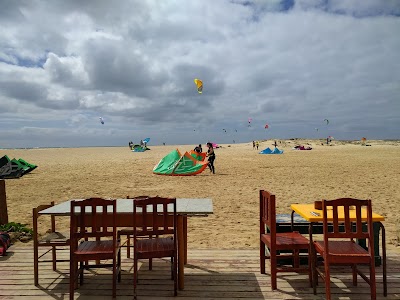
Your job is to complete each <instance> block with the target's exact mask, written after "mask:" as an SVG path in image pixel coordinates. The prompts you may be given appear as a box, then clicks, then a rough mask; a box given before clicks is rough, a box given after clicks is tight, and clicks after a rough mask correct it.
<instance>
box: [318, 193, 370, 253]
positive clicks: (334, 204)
mask: <svg viewBox="0 0 400 300" xmlns="http://www.w3.org/2000/svg"><path fill="white" fill-rule="evenodd" d="M363 209H366V211H367V221H366V223H367V230H365V226H364V227H363V223H364V222H365V221H364V222H363V221H362V210H363ZM328 210H332V221H329V220H328V217H327V213H328ZM339 211H340V213H341V212H343V216H344V221H339V220H338V215H339ZM350 211H354V212H355V215H356V220H355V221H354V220H353V221H351V220H350ZM322 213H323V232H324V242H325V247H328V240H329V239H368V243H369V247H368V248H369V251H373V248H374V244H373V237H374V233H373V224H372V204H371V200H359V199H353V198H340V199H336V200H322ZM328 224H332V226H331V229H329V227H328ZM339 224H340V225H342V226H339ZM327 252H328V251H327Z"/></svg>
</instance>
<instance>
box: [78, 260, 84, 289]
mask: <svg viewBox="0 0 400 300" xmlns="http://www.w3.org/2000/svg"><path fill="white" fill-rule="evenodd" d="M84 271H85V269H84V268H83V261H81V262H79V284H80V285H82V284H83V279H84V278H83V272H84Z"/></svg>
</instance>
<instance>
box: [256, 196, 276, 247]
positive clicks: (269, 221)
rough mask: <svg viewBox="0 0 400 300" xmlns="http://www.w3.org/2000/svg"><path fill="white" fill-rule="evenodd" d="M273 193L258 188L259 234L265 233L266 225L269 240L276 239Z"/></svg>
mask: <svg viewBox="0 0 400 300" xmlns="http://www.w3.org/2000/svg"><path fill="white" fill-rule="evenodd" d="M275 205H276V203H275V195H273V194H271V193H270V192H268V191H265V190H260V234H264V233H266V227H268V230H269V233H270V235H271V241H275V240H276V207H275Z"/></svg>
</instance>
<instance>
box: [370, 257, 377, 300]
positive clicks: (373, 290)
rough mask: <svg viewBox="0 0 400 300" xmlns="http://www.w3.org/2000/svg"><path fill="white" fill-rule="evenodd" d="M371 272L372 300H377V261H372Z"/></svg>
mask: <svg viewBox="0 0 400 300" xmlns="http://www.w3.org/2000/svg"><path fill="white" fill-rule="evenodd" d="M369 271H370V276H369V282H370V287H371V300H376V278H375V260H372V262H371V265H370V269H369Z"/></svg>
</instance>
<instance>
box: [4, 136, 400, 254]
mask: <svg viewBox="0 0 400 300" xmlns="http://www.w3.org/2000/svg"><path fill="white" fill-rule="evenodd" d="M321 142H323V141H316V140H286V141H280V142H279V143H278V148H280V149H283V150H284V151H285V152H284V154H283V155H260V154H258V151H256V150H253V149H252V145H251V143H244V144H231V145H222V148H219V149H216V151H215V152H216V156H217V157H216V161H215V166H216V174H215V175H213V174H210V173H209V171H208V170H206V171H205V172H203V173H202V174H199V175H197V176H189V177H169V176H160V175H154V174H153V173H152V168H153V167H154V166H155V165H156V164H157V162H158V161H159V160H160V159H161V158H162V157H164V156H165V155H166V154H167V153H169V152H170V151H171V150H173V149H175V148H178V149H180V150H182V151H185V150H191V149H192V148H193V147H194V145H184V146H151V145H149V147H150V148H151V150H150V151H146V152H144V153H133V152H131V151H130V150H129V149H128V147H104V148H71V149H67V148H65V149H27V150H4V149H2V150H0V156H3V155H4V154H7V155H8V156H9V157H16V158H20V157H21V158H23V159H25V160H26V161H28V162H31V163H34V164H37V165H38V166H39V167H38V168H37V169H36V170H34V171H33V172H32V173H31V174H27V175H25V176H23V177H22V178H20V179H15V180H6V190H7V203H8V212H9V220H10V221H15V222H21V223H27V224H29V225H31V224H32V220H31V219H32V208H33V207H34V206H37V205H38V204H44V203H49V202H50V201H53V200H54V201H56V202H62V201H65V200H67V199H71V198H84V197H92V196H101V197H116V198H118V197H125V196H126V195H128V194H129V195H132V196H133V195H144V194H148V195H160V196H168V197H178V198H179V197H181V198H199V197H200V198H201V197H207V198H208V197H211V198H212V199H213V204H214V215H212V216H209V217H208V218H192V219H189V226H188V227H189V228H188V242H189V247H193V248H257V247H258V245H259V242H258V230H259V229H258V226H259V220H258V211H259V206H258V191H259V189H267V190H269V191H271V192H273V193H275V194H276V197H277V203H278V204H277V205H278V206H277V211H278V213H290V204H291V203H311V202H313V201H314V200H317V199H322V198H325V199H335V198H339V197H355V198H360V199H366V198H369V199H372V201H373V210H374V211H375V212H377V213H379V214H381V215H384V216H385V218H386V221H385V222H384V224H385V226H386V231H387V236H388V245H389V247H390V248H391V249H393V250H396V251H400V248H397V247H396V246H395V244H397V243H398V242H399V241H398V237H397V236H396V230H397V231H398V230H399V229H398V227H397V228H396V226H398V225H397V224H398V223H399V221H400V220H399V219H398V218H399V213H398V207H399V205H400V193H399V190H398V187H399V182H400V180H399V179H400V172H399V167H400V142H399V141H368V144H370V145H371V147H363V146H361V145H360V143H359V142H341V141H334V142H333V145H332V146H326V145H321ZM272 144H273V141H266V142H261V144H260V147H259V151H260V150H262V149H264V148H266V147H273V146H272ZM296 144H303V145H308V146H311V147H313V150H311V151H295V150H292V147H293V146H294V145H296ZM68 222H69V220H68V219H67V218H64V220H62V221H61V223H62V225H63V226H65V227H68Z"/></svg>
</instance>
